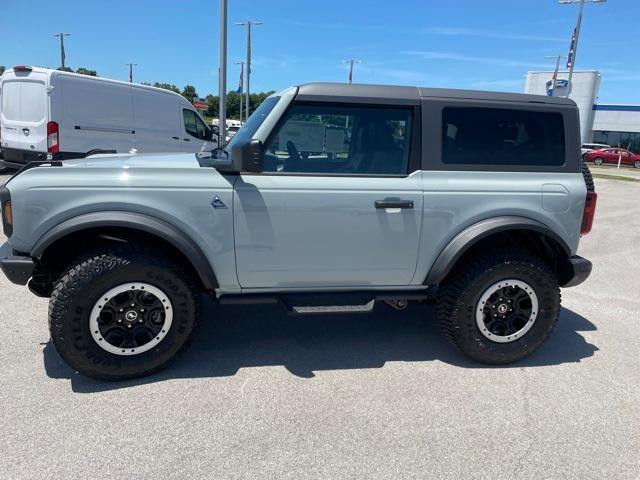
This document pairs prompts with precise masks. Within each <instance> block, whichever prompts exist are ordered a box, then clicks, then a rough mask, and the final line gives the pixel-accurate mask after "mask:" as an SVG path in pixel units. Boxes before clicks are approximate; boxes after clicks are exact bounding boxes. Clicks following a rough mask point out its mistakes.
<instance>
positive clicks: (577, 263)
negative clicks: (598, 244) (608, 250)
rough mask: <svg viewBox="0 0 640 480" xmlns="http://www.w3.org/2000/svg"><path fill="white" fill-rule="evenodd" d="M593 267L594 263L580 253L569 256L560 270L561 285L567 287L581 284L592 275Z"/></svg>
mask: <svg viewBox="0 0 640 480" xmlns="http://www.w3.org/2000/svg"><path fill="white" fill-rule="evenodd" d="M591 268H592V264H591V262H590V261H589V260H587V259H586V258H582V257H579V256H578V255H574V256H573V257H570V258H568V259H567V261H566V262H565V263H564V264H563V265H562V267H561V270H560V286H561V287H562V288H567V287H575V286H576V285H580V284H581V283H582V282H584V281H585V280H586V279H587V278H589V275H591Z"/></svg>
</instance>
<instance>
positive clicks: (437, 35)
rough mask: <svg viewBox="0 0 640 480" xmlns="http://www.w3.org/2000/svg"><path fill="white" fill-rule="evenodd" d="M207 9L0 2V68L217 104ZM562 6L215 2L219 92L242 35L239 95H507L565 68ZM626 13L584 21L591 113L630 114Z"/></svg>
mask: <svg viewBox="0 0 640 480" xmlns="http://www.w3.org/2000/svg"><path fill="white" fill-rule="evenodd" d="M218 9H219V4H218V0H182V1H178V0H173V1H168V0H127V1H124V0H108V1H97V0H84V1H80V0H58V1H56V2H52V1H50V0H47V1H45V0H0V22H1V23H0V25H2V27H0V28H1V29H2V32H3V35H2V42H0V64H4V65H9V66H11V65H16V64H31V65H40V66H52V67H57V66H58V64H59V50H58V44H57V39H55V38H53V37H52V34H53V33H55V32H59V31H64V32H70V33H71V34H72V36H71V37H69V38H68V39H67V41H66V52H67V64H68V65H69V66H71V67H73V68H77V67H79V66H83V67H87V68H93V69H96V70H98V72H99V74H100V75H101V76H105V77H111V78H117V79H122V80H126V79H127V75H128V71H127V67H126V66H125V64H126V63H127V62H129V61H133V62H136V63H138V64H139V66H138V67H137V69H136V74H135V80H136V81H150V82H153V81H160V82H169V83H174V84H176V85H178V86H180V87H182V86H184V85H185V84H187V83H190V84H193V85H195V86H196V89H197V91H198V93H199V94H201V95H204V94H208V93H217V68H218V32H219V30H218V24H219V21H218V11H219V10H218ZM576 13H577V7H576V6H565V5H558V4H557V1H556V0H482V1H481V0H452V1H443V0H395V1H388V0H386V1H382V0H369V1H366V0H322V1H318V0H315V1H313V0H229V60H230V61H229V68H230V71H229V76H228V85H229V88H230V89H231V88H235V87H236V86H237V82H238V67H237V66H236V65H234V64H233V61H235V60H237V59H243V58H244V55H245V31H244V29H243V28H241V27H237V26H234V25H233V23H234V22H237V21H242V20H245V19H247V18H250V19H253V20H262V21H264V22H265V24H264V25H263V26H260V27H256V28H255V31H254V47H253V57H254V68H253V75H252V90H253V91H257V90H278V89H280V88H283V87H286V86H288V85H292V84H297V83H304V82H309V81H346V78H347V67H346V65H343V64H342V63H341V61H342V60H343V59H347V58H356V59H359V60H361V61H362V64H360V65H357V66H356V69H355V74H354V81H357V82H364V83H390V84H403V85H420V86H435V87H452V88H473V89H485V90H501V91H514V92H521V91H522V90H523V88H524V79H523V76H524V74H525V73H526V71H527V70H540V69H549V68H551V60H548V59H545V58H544V57H545V55H554V54H563V55H566V53H567V50H568V48H569V39H570V35H571V31H572V30H573V27H574V24H575V18H576ZM639 18H640V0H609V2H608V3H607V4H601V5H590V6H588V7H587V8H586V16H585V21H584V23H583V30H582V37H581V44H580V51H579V54H578V60H577V68H578V69H598V70H600V71H601V72H602V75H603V82H602V88H601V91H600V101H601V102H611V103H640V88H639V87H640V62H639V61H638V60H639V58H640V55H638V52H640V34H639V33H638V28H637V27H636V26H635V23H637V21H638V19H639Z"/></svg>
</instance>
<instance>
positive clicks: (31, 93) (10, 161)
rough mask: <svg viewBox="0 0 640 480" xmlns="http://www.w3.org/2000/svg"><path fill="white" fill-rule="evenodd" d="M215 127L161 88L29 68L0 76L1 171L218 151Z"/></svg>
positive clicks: (13, 70)
mask: <svg viewBox="0 0 640 480" xmlns="http://www.w3.org/2000/svg"><path fill="white" fill-rule="evenodd" d="M215 130H217V129H212V128H211V127H209V126H207V125H206V124H205V122H204V120H203V119H202V117H201V116H200V114H199V113H198V112H197V111H196V109H195V108H194V107H193V106H192V105H191V104H190V103H189V102H188V101H187V100H186V99H185V98H184V97H182V96H181V95H178V94H176V93H174V92H170V91H168V90H163V89H160V88H154V87H149V86H145V85H138V84H133V83H126V82H120V81H117V80H110V79H106V78H100V77H91V76H87V75H79V74H75V73H68V72H62V71H58V70H51V69H46V68H37V67H27V66H18V67H14V68H12V69H9V70H7V71H6V72H4V74H3V75H2V77H0V149H2V152H3V155H4V163H0V168H1V167H4V168H20V167H22V166H24V165H25V164H27V163H29V162H31V161H46V160H64V159H67V158H79V157H85V156H87V155H90V154H92V153H100V152H116V153H128V152H132V151H136V152H147V153H153V152H193V153H197V152H201V151H207V150H213V149H214V148H216V147H217V146H218V139H217V132H216V131H215Z"/></svg>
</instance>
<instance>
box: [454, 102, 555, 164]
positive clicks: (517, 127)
mask: <svg viewBox="0 0 640 480" xmlns="http://www.w3.org/2000/svg"><path fill="white" fill-rule="evenodd" d="M442 141H443V146H442V161H443V163H445V164H457V165H499V166H512V165H513V166H514V165H519V166H527V165H534V166H545V167H559V166H562V165H564V163H565V133H564V120H563V117H562V115H561V114H560V113H553V112H533V111H523V110H509V109H501V108H477V107H472V108H457V107H456V108H453V107H449V108H445V109H444V110H443V132H442Z"/></svg>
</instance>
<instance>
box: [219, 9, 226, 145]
mask: <svg viewBox="0 0 640 480" xmlns="http://www.w3.org/2000/svg"><path fill="white" fill-rule="evenodd" d="M218 82H219V83H218V101H219V103H218V132H219V137H218V138H219V142H218V145H223V144H224V143H225V140H226V138H227V111H226V108H227V107H226V103H225V95H226V92H227V0H220V67H219V68H218Z"/></svg>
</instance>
